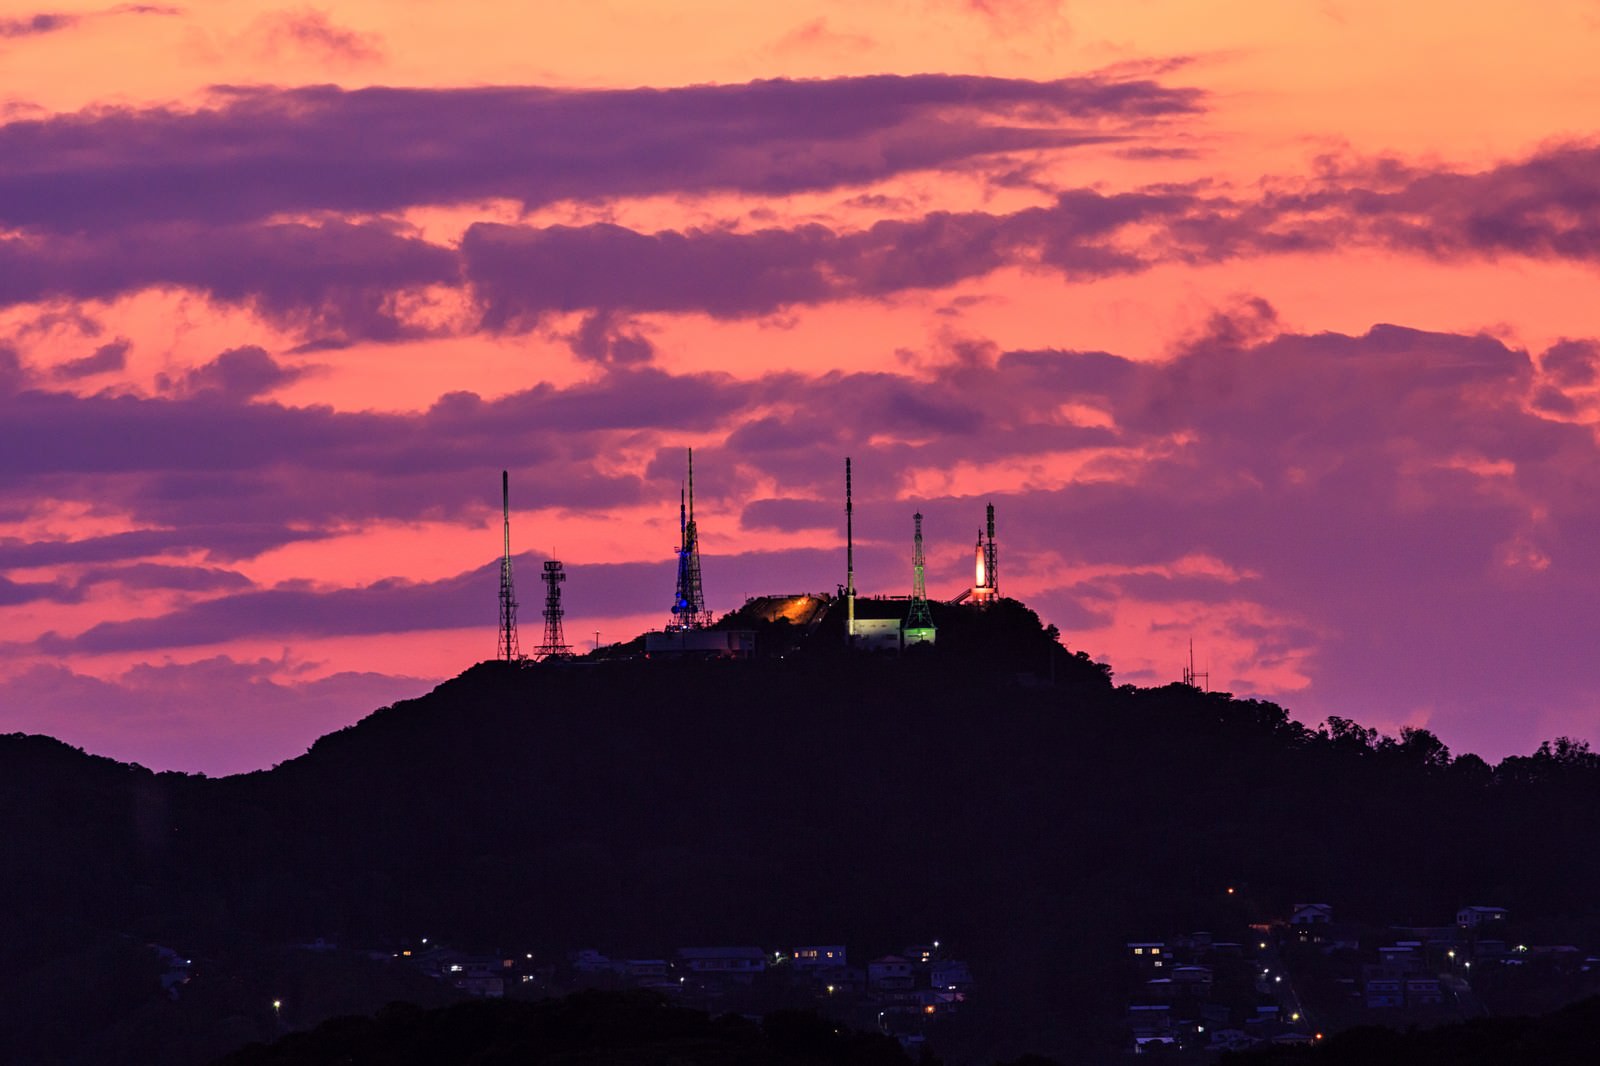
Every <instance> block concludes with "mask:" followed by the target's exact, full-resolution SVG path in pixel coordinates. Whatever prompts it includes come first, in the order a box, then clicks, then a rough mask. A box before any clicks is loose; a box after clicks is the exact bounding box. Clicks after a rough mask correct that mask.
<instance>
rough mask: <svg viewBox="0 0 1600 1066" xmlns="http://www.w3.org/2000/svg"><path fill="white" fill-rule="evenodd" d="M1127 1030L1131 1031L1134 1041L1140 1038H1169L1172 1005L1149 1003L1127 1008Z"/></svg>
mask: <svg viewBox="0 0 1600 1066" xmlns="http://www.w3.org/2000/svg"><path fill="white" fill-rule="evenodd" d="M1128 1028H1130V1029H1132V1030H1133V1035H1134V1038H1135V1039H1136V1040H1137V1039H1138V1038H1140V1037H1146V1038H1149V1037H1158V1036H1171V1034H1172V1005H1171V1004H1168V1003H1151V1004H1140V1005H1137V1006H1132V1007H1129V1008H1128ZM1169 1042H1170V1041H1169Z"/></svg>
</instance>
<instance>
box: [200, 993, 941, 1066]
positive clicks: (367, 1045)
mask: <svg viewBox="0 0 1600 1066" xmlns="http://www.w3.org/2000/svg"><path fill="white" fill-rule="evenodd" d="M336 1063H338V1064H355V1063H371V1064H374V1066H377V1064H382V1066H441V1064H453V1063H479V1064H483V1066H490V1064H499V1063H504V1064H507V1066H510V1064H512V1063H516V1064H518V1066H541V1064H545V1063H550V1064H555V1063H560V1064H562V1066H610V1064H617V1066H642V1064H645V1063H675V1064H680V1066H912V1059H910V1058H909V1057H908V1056H907V1055H906V1053H905V1052H903V1051H902V1050H900V1045H899V1044H898V1043H896V1042H895V1041H894V1040H893V1039H891V1038H889V1037H887V1036H881V1035H879V1034H877V1033H863V1032H858V1031H856V1030H854V1029H850V1028H848V1027H843V1026H839V1025H836V1024H835V1023H833V1022H829V1021H825V1020H823V1019H821V1018H819V1017H818V1016H816V1015H815V1014H808V1013H802V1012H780V1013H774V1014H769V1015H767V1016H766V1017H765V1018H764V1019H762V1020H761V1021H760V1022H755V1021H751V1020H749V1019H746V1018H743V1017H741V1016H738V1015H725V1016H723V1017H720V1018H712V1017H711V1016H710V1015H708V1014H706V1013H705V1012H703V1011H695V1010H686V1009H684V1008H682V1007H675V1006H673V1005H671V1004H669V1003H667V1002H666V1001H665V1000H663V999H662V998H661V997H659V996H656V995H653V994H651V993H648V992H631V993H628V992H581V993H576V994H574V995H571V996H567V997H566V998H564V999H550V1000H544V1001H543V1002H539V1003H516V1002H508V1001H505V1000H484V1001H479V1002H473V1003H461V1004H457V1005H455V1006H451V1007H445V1008H441V1009H436V1010H423V1009H421V1008H419V1007H413V1006H410V1005H408V1004H391V1005H389V1006H388V1007H385V1008H384V1009H382V1010H380V1011H379V1012H378V1013H377V1014H376V1015H375V1016H374V1017H369V1018H350V1017H347V1018H336V1019H333V1020H330V1021H327V1022H324V1023H323V1024H322V1025H320V1026H318V1027H317V1028H316V1029H314V1030H312V1031H310V1032H306V1033H295V1034H290V1035H288V1036H285V1037H283V1038H282V1039H280V1040H278V1041H276V1042H274V1043H272V1044H268V1045H263V1044H255V1045H252V1046H250V1047H247V1048H244V1049H242V1050H240V1051H238V1052H235V1053H234V1054H231V1055H229V1056H227V1057H226V1058H224V1059H222V1060H221V1061H220V1062H219V1063H218V1064H217V1066H333V1064H336Z"/></svg>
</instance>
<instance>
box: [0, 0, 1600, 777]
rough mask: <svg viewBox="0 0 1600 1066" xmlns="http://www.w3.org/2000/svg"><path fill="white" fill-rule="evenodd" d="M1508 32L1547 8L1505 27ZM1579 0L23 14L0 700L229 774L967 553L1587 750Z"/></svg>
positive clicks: (31, 718)
mask: <svg viewBox="0 0 1600 1066" xmlns="http://www.w3.org/2000/svg"><path fill="white" fill-rule="evenodd" d="M1535 15H1536V16H1537V17H1535ZM1596 55H1600V2H1597V0H1549V2H1546V3H1541V4H1539V5H1537V7H1536V8H1534V9H1530V8H1528V7H1527V6H1526V5H1521V4H1512V3H1509V2H1507V3H1478V4H1456V3H1452V4H1446V3H1423V2H1414V3H1406V4H1394V3H1392V2H1379V0H1372V2H1366V0H1305V2H1300V0H1251V2H1244V0H1233V2H1226V0H1223V2H1207V3H1197V2H1188V3H1180V2H1175V0H1065V2H1059V3H1053V2H1047V0H1017V2H1008V0H851V2H848V3H810V4H801V3H796V4H788V5H761V4H752V3H749V2H747V0H725V2H671V3H668V2H634V0H599V2H594V3H586V4H550V5H530V4H521V3H474V2H470V0H455V2H451V3H443V2H439V0H347V2H342V3H340V4H338V5H337V6H316V5H313V6H292V5H291V6H284V5H282V4H277V3H257V2H253V0H208V2H206V3H204V4H199V3H196V4H193V5H168V4H118V5H111V6H104V5H103V6H83V7H80V6H75V5H74V4H72V3H71V2H70V0H64V2H63V3H61V4H59V5H46V6H32V5H19V4H18V3H17V2H16V0H0V74H3V77H0V731H21V732H37V733H48V734H51V735H53V736H57V737H60V738H62V739H63V740H66V741H68V742H69V743H72V744H75V745H78V746H81V747H84V748H86V749H87V750H89V751H91V752H95V753H97V754H105V755H110V756H114V757H116V758H119V759H126V760H134V761H138V762H141V763H143V764H145V765H147V766H150V767H152V768H155V769H181V770H190V771H204V772H207V773H212V774H220V773H230V772H236V771H242V770H250V769H257V768H263V767H267V766H270V765H272V764H273V763H276V762H278V761H281V760H283V759H285V758H289V757H292V756H294V755H297V754H299V753H300V752H302V751H304V750H305V748H306V747H307V746H308V745H309V744H310V743H311V742H312V741H313V740H314V739H315V738H316V737H318V736H319V735H321V734H323V733H326V732H329V731H331V730H333V729H337V728H339V727H342V726H344V725H348V724H350V723H352V722H354V721H356V720H357V719H358V718H360V717H362V716H363V715H365V714H366V713H368V712H369V711H371V710H372V709H373V708H375V707H378V706H381V705H383V704H386V703H389V702H392V701H394V700H396V699H400V698H405V697H409V696H414V695H419V694H421V693H423V692H425V691H426V690H427V689H428V688H430V687H431V686H432V685H433V684H435V683H437V682H438V681H440V680H442V679H444V678H447V677H450V676H453V675H454V674H456V673H459V672H460V671H461V670H462V669H464V668H466V667H467V666H469V665H471V664H472V663H474V662H476V661H479V660H482V659H485V658H491V657H492V656H493V654H494V650H495V622H496V591H497V571H498V553H499V545H500V528H499V521H500V514H499V504H500V499H499V490H500V484H499V471H500V470H501V469H502V468H507V469H509V470H510V472H511V487H512V496H513V511H514V513H513V519H512V521H513V539H514V543H515V546H516V550H517V553H518V554H517V557H516V565H517V571H516V573H517V579H518V590H519V592H520V598H521V600H522V604H523V608H522V617H523V626H522V644H523V646H524V648H527V647H530V646H532V645H534V644H536V643H537V642H538V636H539V625H540V622H539V605H540V598H541V591H542V590H541V588H540V585H539V583H538V579H537V575H538V570H539V564H540V563H541V562H542V560H544V559H546V558H550V557H555V558H560V559H562V560H563V561H564V562H565V563H566V566H567V569H568V571H569V574H570V578H569V580H568V582H567V585H566V588H565V592H566V598H567V609H568V615H567V634H568V637H569V638H570V639H571V640H572V641H573V642H574V643H577V644H579V645H581V646H592V644H593V641H594V634H595V633H596V632H598V633H599V634H600V638H601V640H602V641H605V642H611V641H616V640H623V639H627V638H629V637H631V636H633V635H634V634H636V633H638V632H640V631H642V630H644V629H647V628H652V627H659V626H660V625H661V624H662V623H664V622H665V621H666V619H667V611H668V608H669V606H670V604H671V600H672V591H673V588H672V586H673V578H674V567H673V560H672V549H673V547H674V546H675V543H676V538H677V520H678V515H677V502H678V490H679V483H680V479H681V477H682V472H683V470H682V468H683V462H682V459H683V449H684V448H685V447H687V446H693V447H694V448H695V455H696V471H695V473H696V489H697V516H698V518H699V524H700V529H701V534H702V545H703V551H704V569H705V588H706V595H707V600H708V606H709V607H710V608H711V609H712V610H714V611H716V612H717V613H721V612H724V611H727V610H729V609H732V608H733V607H736V606H737V605H738V604H739V603H741V602H742V601H743V599H744V598H745V597H746V596H750V595H756V594H760V593H772V592H798V591H808V590H809V591H832V590H833V589H834V588H835V586H836V585H838V584H839V583H840V582H842V581H843V576H844V575H843V570H844V553H843V532H844V531H843V528H842V465H843V459H844V457H845V456H846V455H849V456H852V457H853V459H854V466H855V488H856V532H857V548H856V558H857V569H858V584H859V585H860V587H861V588H862V590H863V591H864V592H885V593H905V592H908V591H909V587H910V582H911V569H910V554H911V514H912V512H913V511H917V510H920V511H921V512H922V513H923V514H924V515H925V516H926V519H925V522H924V526H925V531H926V537H927V551H928V561H929V578H928V584H929V592H930V594H931V595H933V596H936V597H950V596H954V595H955V594H956V593H958V592H959V591H961V590H962V589H963V588H965V587H966V586H967V585H969V584H971V579H972V573H971V566H972V543H973V539H974V536H975V534H976V532H977V529H978V526H979V525H980V524H981V522H982V519H983V509H984V505H985V504H986V503H987V502H990V501H992V502H993V503H994V504H995V508H996V512H997V524H998V530H997V532H998V537H997V539H998V542H999V553H1000V554H999V558H1000V575H1001V582H1002V591H1003V592H1004V593H1005V594H1007V595H1011V596H1016V597H1018V598H1020V599H1022V600H1024V601H1025V602H1027V603H1028V604H1029V605H1030V606H1032V607H1034V608H1035V609H1036V610H1037V611H1038V612H1039V614H1040V615H1041V617H1042V618H1043V619H1044V620H1045V621H1047V622H1051V623H1054V624H1055V625H1057V626H1058V627H1059V628H1060V629H1061V631H1062V635H1063V640H1064V642H1065V643H1066V644H1067V645H1068V646H1069V647H1070V648H1072V649H1074V650H1078V649H1082V650H1085V651H1087V652H1089V653H1090V654H1091V655H1093V656H1095V657H1096V658H1100V659H1103V660H1105V661H1108V662H1110V663H1111V664H1112V665H1113V667H1114V669H1115V671H1116V680H1117V681H1118V682H1131V683H1135V684H1162V683H1165V682H1167V681H1172V680H1177V679H1178V677H1179V674H1180V669H1181V666H1182V664H1183V662H1184V659H1185V656H1186V654H1187V648H1188V643H1189V641H1190V640H1191V639H1192V640H1193V641H1194V647H1195V650H1196V657H1197V659H1198V660H1199V665H1200V667H1201V668H1202V669H1206V668H1209V671H1210V678H1211V684H1212V687H1214V688H1220V689H1224V690H1227V691H1231V692H1234V693H1236V694H1240V695H1254V696H1261V697H1265V698H1270V699H1273V700H1277V701H1278V702H1281V703H1283V704H1284V705H1285V706H1287V707H1288V708H1289V709H1290V711H1291V713H1292V714H1293V715H1294V716H1295V717H1296V718H1298V719H1300V720H1301V721H1304V722H1306V723H1308V724H1315V723H1317V722H1319V721H1321V720H1322V719H1323V718H1324V717H1325V716H1327V715H1330V714H1332V715H1340V716H1343V717H1349V718H1354V719H1356V720H1358V721H1360V722H1362V723H1364V724H1366V725H1373V726H1377V727H1379V728H1381V729H1383V730H1385V731H1387V732H1394V731H1396V730H1398V729H1399V728H1400V727H1401V726H1404V725H1413V726H1424V727H1426V728H1428V729H1430V730H1433V731H1434V732H1435V733H1437V734H1438V735H1439V737H1440V738H1441V739H1442V740H1444V742H1445V743H1446V744H1448V745H1449V746H1450V747H1451V749H1452V750H1453V751H1455V752H1457V753H1461V752H1465V751H1476V752H1478V753H1479V754H1481V755H1483V756H1485V757H1486V758H1489V759H1491V760H1494V759H1498V758H1500V757H1503V756H1505V755H1507V754H1513V753H1525V752H1527V751H1530V750H1531V749H1532V748H1533V747H1534V746H1535V745H1536V744H1537V743H1538V742H1539V741H1540V740H1541V739H1544V738H1548V737H1554V736H1557V735H1559V734H1568V735H1572V736H1576V737H1583V738H1590V739H1595V740H1600V659H1597V656H1596V655H1595V645H1596V643H1597V641H1600V606H1597V604H1600V448H1597V443H1596V433H1595V427H1596V423H1597V421H1600V340H1597V338H1600V299H1597V298H1596V284H1595V283H1596V278H1597V272H1596V267H1597V265H1600V129H1597V122H1600V64H1596V63H1595V61H1594V59H1595V56H1596Z"/></svg>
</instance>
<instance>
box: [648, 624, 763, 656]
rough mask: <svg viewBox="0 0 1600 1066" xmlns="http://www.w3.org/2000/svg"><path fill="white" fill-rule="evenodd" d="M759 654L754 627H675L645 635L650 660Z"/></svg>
mask: <svg viewBox="0 0 1600 1066" xmlns="http://www.w3.org/2000/svg"><path fill="white" fill-rule="evenodd" d="M755 653H756V634H755V631H754V630H752V629H673V630H666V631H663V632H660V633H646V634H645V635H644V654H645V658H647V659H748V658H750V657H751V656H753V655H755Z"/></svg>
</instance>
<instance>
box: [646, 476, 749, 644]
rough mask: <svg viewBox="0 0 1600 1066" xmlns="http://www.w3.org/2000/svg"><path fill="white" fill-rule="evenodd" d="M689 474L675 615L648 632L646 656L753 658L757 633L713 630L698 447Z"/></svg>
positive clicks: (681, 503)
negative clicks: (698, 499)
mask: <svg viewBox="0 0 1600 1066" xmlns="http://www.w3.org/2000/svg"><path fill="white" fill-rule="evenodd" d="M688 473H689V477H688V482H687V484H686V485H685V486H684V488H682V489H680V490H679V493H678V585H677V589H676V591H675V593H674V594H673V597H672V617H671V620H670V621H668V622H667V625H666V628H665V629H663V630H662V631H661V632H659V633H646V634H645V638H644V652H645V657H646V658H662V657H673V656H679V657H681V656H693V657H696V658H708V659H720V658H735V659H743V658H749V657H750V656H751V655H754V654H755V643H756V642H755V634H754V633H753V632H751V631H750V630H748V629H731V628H730V629H713V628H711V624H712V616H711V612H710V611H708V610H707V609H706V599H705V590H704V588H703V586H702V583H701V578H700V530H699V527H698V526H696V525H695V520H694V449H693V448H690V449H689V471H688Z"/></svg>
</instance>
